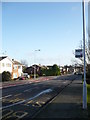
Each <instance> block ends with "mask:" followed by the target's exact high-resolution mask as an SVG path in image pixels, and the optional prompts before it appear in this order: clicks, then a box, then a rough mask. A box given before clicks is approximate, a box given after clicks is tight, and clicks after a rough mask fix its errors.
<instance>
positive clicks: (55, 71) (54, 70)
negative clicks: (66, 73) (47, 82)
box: [41, 64, 60, 76]
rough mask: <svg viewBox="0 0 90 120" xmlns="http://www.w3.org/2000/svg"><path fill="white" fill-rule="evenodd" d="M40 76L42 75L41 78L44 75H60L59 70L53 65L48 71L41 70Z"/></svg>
mask: <svg viewBox="0 0 90 120" xmlns="http://www.w3.org/2000/svg"><path fill="white" fill-rule="evenodd" d="M41 74H42V76H43V75H45V76H58V75H60V69H59V67H58V66H57V65H56V64H54V65H53V66H52V67H51V68H49V69H42V70H41Z"/></svg>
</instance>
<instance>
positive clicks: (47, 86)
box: [0, 75, 80, 120]
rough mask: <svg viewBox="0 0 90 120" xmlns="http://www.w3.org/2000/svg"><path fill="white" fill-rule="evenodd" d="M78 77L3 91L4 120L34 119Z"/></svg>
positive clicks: (63, 77) (62, 77)
mask: <svg viewBox="0 0 90 120" xmlns="http://www.w3.org/2000/svg"><path fill="white" fill-rule="evenodd" d="M78 77H80V76H78V75H67V76H60V77H56V78H55V77H54V78H52V79H51V80H47V81H40V82H32V83H28V84H23V85H18V86H13V87H7V88H3V89H2V98H0V100H1V101H2V108H0V110H2V119H3V120H11V119H12V120H17V119H22V120H24V119H27V118H28V119H29V120H30V119H32V118H33V117H34V115H35V114H36V113H37V112H38V111H39V110H41V109H42V108H43V106H45V105H46V104H47V103H48V102H49V101H50V100H52V99H53V98H54V97H55V96H57V95H58V94H59V93H60V92H61V91H62V90H63V89H65V87H67V86H68V85H69V84H70V83H71V82H72V81H73V80H75V79H77V78H78Z"/></svg>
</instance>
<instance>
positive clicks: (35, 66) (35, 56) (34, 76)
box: [34, 49, 40, 79]
mask: <svg viewBox="0 0 90 120" xmlns="http://www.w3.org/2000/svg"><path fill="white" fill-rule="evenodd" d="M38 51H40V49H37V50H35V52H38ZM35 59H36V56H35V54H34V62H35ZM34 79H36V66H34Z"/></svg>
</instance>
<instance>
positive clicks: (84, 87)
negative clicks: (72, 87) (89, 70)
mask: <svg viewBox="0 0 90 120" xmlns="http://www.w3.org/2000/svg"><path fill="white" fill-rule="evenodd" d="M82 12H83V56H84V82H83V109H87V84H86V56H85V5H84V0H83V2H82Z"/></svg>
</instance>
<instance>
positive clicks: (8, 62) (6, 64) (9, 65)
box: [0, 56, 23, 79]
mask: <svg viewBox="0 0 90 120" xmlns="http://www.w3.org/2000/svg"><path fill="white" fill-rule="evenodd" d="M22 66H23V65H22V64H21V63H19V62H18V61H15V60H13V59H10V58H9V57H8V56H2V57H0V74H2V73H3V72H4V71H9V72H10V73H11V75H12V79H14V78H18V77H20V76H21V74H22ZM0 76H1V75H0Z"/></svg>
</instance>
